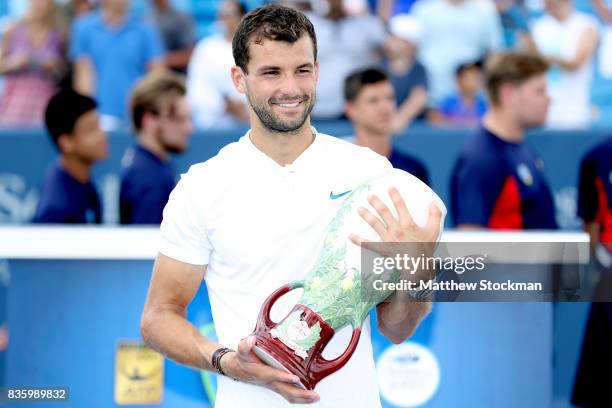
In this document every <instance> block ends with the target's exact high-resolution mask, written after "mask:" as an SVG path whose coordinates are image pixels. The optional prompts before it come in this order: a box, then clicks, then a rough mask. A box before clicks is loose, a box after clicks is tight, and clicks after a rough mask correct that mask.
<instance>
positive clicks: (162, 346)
mask: <svg viewBox="0 0 612 408" xmlns="http://www.w3.org/2000/svg"><path fill="white" fill-rule="evenodd" d="M140 329H141V330H140V331H141V334H142V337H143V339H144V341H145V342H146V343H147V344H148V345H149V346H150V347H151V348H153V349H155V350H157V351H159V352H160V353H162V354H163V355H165V356H167V357H168V358H170V359H172V360H174V361H176V362H178V363H180V364H184V365H187V366H190V367H194V368H197V369H200V370H213V367H212V365H211V357H212V354H213V353H214V351H215V350H217V349H218V348H219V347H221V346H220V345H219V344H217V343H215V342H213V341H211V340H209V339H207V338H206V337H205V336H203V335H202V334H200V332H199V331H198V330H197V329H196V328H195V327H194V326H193V325H192V324H191V323H190V322H189V321H187V320H186V319H185V316H184V314H183V313H182V312H181V311H180V310H177V309H174V308H172V307H167V308H161V307H160V308H158V309H156V310H151V311H147V312H145V313H144V314H143V317H142V323H141V328H140Z"/></svg>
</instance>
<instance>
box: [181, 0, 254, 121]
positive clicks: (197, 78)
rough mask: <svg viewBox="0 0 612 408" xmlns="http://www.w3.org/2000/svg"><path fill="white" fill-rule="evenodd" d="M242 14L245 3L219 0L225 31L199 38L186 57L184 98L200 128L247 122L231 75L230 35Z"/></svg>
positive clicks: (241, 97)
mask: <svg viewBox="0 0 612 408" xmlns="http://www.w3.org/2000/svg"><path fill="white" fill-rule="evenodd" d="M245 14H246V9H245V7H244V5H243V4H242V3H240V2H238V1H235V0H227V1H225V2H223V3H221V5H220V6H219V20H220V21H221V23H222V24H223V28H224V32H223V33H222V34H216V35H211V36H209V37H206V38H203V39H202V40H200V41H199V42H198V44H197V45H196V47H195V49H194V51H193V54H192V56H191V59H190V60H189V66H188V68H187V98H188V100H189V104H190V106H191V107H192V110H193V120H194V123H195V125H196V126H197V127H198V128H199V129H228V128H235V127H236V126H240V125H246V124H247V123H248V115H247V109H246V100H245V98H244V95H241V94H240V93H239V92H238V91H237V90H236V88H234V85H233V83H232V78H231V76H230V68H231V67H232V65H234V58H233V57H232V37H233V36H234V32H235V31H236V27H237V26H238V23H239V22H240V19H241V18H242V17H243V16H244V15H245Z"/></svg>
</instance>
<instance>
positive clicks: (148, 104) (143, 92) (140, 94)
mask: <svg viewBox="0 0 612 408" xmlns="http://www.w3.org/2000/svg"><path fill="white" fill-rule="evenodd" d="M186 93H187V88H186V87H185V80H184V79H183V77H182V76H181V75H179V74H175V73H173V72H169V71H168V72H163V73H151V74H149V75H147V76H145V77H144V78H142V79H141V80H140V81H138V82H137V83H136V85H135V86H134V89H133V90H132V95H131V98H130V110H131V114H132V125H133V126H134V129H135V130H136V131H137V132H138V131H140V129H141V128H142V118H143V116H144V115H145V113H152V114H154V115H159V114H160V113H161V103H162V99H165V98H169V99H176V98H177V97H181V96H185V94H186ZM171 113H172V112H171Z"/></svg>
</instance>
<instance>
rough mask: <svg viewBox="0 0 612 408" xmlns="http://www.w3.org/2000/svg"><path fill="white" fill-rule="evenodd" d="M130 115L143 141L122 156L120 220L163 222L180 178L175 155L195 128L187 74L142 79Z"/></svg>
mask: <svg viewBox="0 0 612 408" xmlns="http://www.w3.org/2000/svg"><path fill="white" fill-rule="evenodd" d="M131 115H132V125H133V126H134V130H135V131H136V133H137V138H138V142H137V144H136V145H135V146H133V147H130V148H129V149H128V150H127V151H126V153H125V155H124V157H123V161H122V165H123V171H122V174H121V191H120V193H119V197H120V198H119V200H120V202H119V207H120V217H119V218H120V222H121V224H152V225H159V224H160V223H161V221H162V213H163V210H164V207H165V205H166V203H167V202H168V197H169V196H170V192H171V191H172V189H173V188H174V185H175V183H176V181H175V174H174V170H173V168H172V165H171V164H170V155H171V154H172V153H180V152H182V151H183V150H185V149H186V147H187V140H188V139H189V136H190V135H191V133H192V132H193V124H192V121H191V111H190V109H189V105H188V103H187V98H186V88H185V83H184V81H183V79H182V77H181V76H179V75H177V74H173V73H170V72H166V73H163V74H153V75H149V76H147V77H145V78H144V79H142V80H141V81H140V82H139V83H138V84H137V85H136V87H135V88H134V90H133V92H132V98H131Z"/></svg>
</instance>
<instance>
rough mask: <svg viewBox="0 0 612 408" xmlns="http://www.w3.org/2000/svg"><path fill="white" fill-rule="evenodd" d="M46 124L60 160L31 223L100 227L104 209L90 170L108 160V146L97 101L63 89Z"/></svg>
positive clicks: (54, 99)
mask: <svg viewBox="0 0 612 408" xmlns="http://www.w3.org/2000/svg"><path fill="white" fill-rule="evenodd" d="M45 123H46V126H47V130H48V132H49V134H50V135H51V139H52V140H53V142H54V143H55V145H56V146H57V148H58V150H59V152H60V157H59V159H58V160H56V161H55V162H54V163H53V164H52V165H51V166H50V167H49V169H48V170H47V174H46V175H45V178H44V182H43V186H42V189H41V192H40V199H39V202H38V206H37V208H36V213H35V215H34V219H33V220H32V222H35V223H53V224H85V223H96V224H99V223H100V222H101V221H102V216H101V214H102V213H101V206H100V200H99V198H98V193H97V192H96V188H95V187H94V185H93V183H92V182H91V169H92V167H93V165H94V164H95V163H96V162H98V161H101V160H104V159H106V157H107V156H108V145H107V141H106V135H105V134H104V132H103V131H102V130H101V129H100V126H99V124H98V113H97V112H96V102H95V101H94V100H93V99H91V98H89V97H87V96H84V95H80V94H78V93H76V92H74V91H72V90H62V91H60V92H59V93H57V94H55V95H54V96H53V97H52V98H51V100H50V101H49V104H48V105H47V109H46V111H45Z"/></svg>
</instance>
